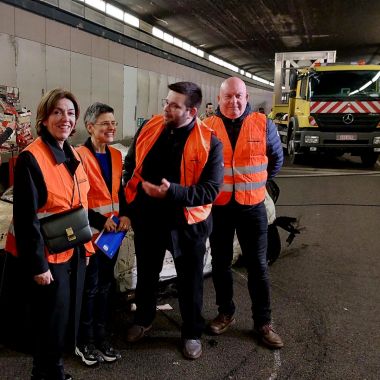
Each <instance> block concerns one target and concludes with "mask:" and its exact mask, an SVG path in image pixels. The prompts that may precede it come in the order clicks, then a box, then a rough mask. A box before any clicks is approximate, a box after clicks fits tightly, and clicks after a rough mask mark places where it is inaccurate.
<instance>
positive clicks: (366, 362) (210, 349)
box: [0, 157, 380, 380]
mask: <svg viewBox="0 0 380 380" xmlns="http://www.w3.org/2000/svg"><path fill="white" fill-rule="evenodd" d="M276 182H277V183H278V185H279V186H280V189H281V194H280V197H279V200H278V202H277V206H276V212H277V216H293V217H296V218H297V220H298V224H299V228H300V229H301V234H300V235H297V236H296V238H295V240H294V241H293V243H292V244H291V245H290V246H289V247H288V246H287V244H286V242H285V240H286V238H287V233H285V232H281V237H282V244H283V249H282V253H281V255H280V257H279V259H278V260H277V261H276V262H275V263H274V264H273V265H272V266H271V268H270V274H271V281H272V309H273V321H274V325H275V328H276V330H277V331H278V332H279V333H280V334H281V336H282V337H283V339H284V341H285V347H284V348H283V349H282V350H274V351H271V350H268V349H266V348H264V347H263V346H261V345H260V344H259V343H258V342H257V340H256V338H255V337H254V336H253V335H252V332H251V329H252V321H251V318H250V302H249V297H248V291H247V278H246V274H245V271H244V268H242V267H239V266H235V267H234V278H235V302H236V304H237V311H236V318H237V323H236V325H235V326H234V327H233V328H232V329H231V330H229V331H228V332H226V333H225V334H223V335H221V336H217V337H215V336H209V335H204V337H203V346H204V353H203V355H202V357H201V358H200V359H198V360H196V361H189V360H186V359H184V358H183V357H182V355H181V352H180V340H179V337H180V331H179V327H180V316H179V311H178V303H177V299H176V296H175V295H176V294H175V286H174V285H173V284H168V285H167V286H165V288H164V292H163V295H162V297H161V299H160V304H169V305H170V306H171V307H173V310H167V311H159V312H158V314H157V318H156V320H155V322H154V325H153V329H152V331H151V332H150V333H149V335H148V336H147V337H146V338H145V339H144V340H143V341H141V342H138V343H136V344H134V345H131V344H128V343H126V342H125V340H124V336H125V330H126V327H127V326H128V323H129V321H130V320H131V312H129V311H128V308H129V304H128V303H127V302H126V301H125V298H126V297H124V296H121V297H120V299H119V302H118V304H117V310H116V311H115V315H114V321H113V328H114V335H113V338H112V339H113V342H114V344H115V346H117V347H118V348H120V349H121V351H122V354H123V358H122V360H120V361H118V362H117V363H114V364H110V365H102V366H100V367H98V368H86V367H83V366H82V365H81V364H80V363H79V361H78V360H77V359H76V358H73V357H72V356H70V355H68V356H67V358H66V370H67V371H68V372H70V373H71V374H72V375H73V376H74V378H75V379H93V380H96V379H111V378H118V379H215V380H216V379H265V380H269V379H270V380H274V379H292V380H293V379H302V380H307V379H318V380H319V379H368V380H369V379H379V378H380V360H379V359H380V332H379V331H380V329H379V327H380V291H379V290H380V255H379V254H380V233H379V224H380V223H379V222H380V217H379V215H380V191H379V190H380V166H379V164H377V166H376V167H375V168H374V169H372V170H368V169H363V168H362V166H361V165H360V163H359V160H356V159H350V158H347V157H343V158H341V159H339V160H329V161H325V162H323V161H319V162H310V163H309V164H308V165H302V166H301V165H297V166H291V165H288V164H285V166H284V168H283V169H282V171H281V174H280V175H279V176H278V178H277V180H276ZM215 313H216V307H215V301H214V291H213V286H212V281H211V278H209V277H208V278H206V280H205V294H204V316H205V317H206V318H207V319H211V318H213V317H214V316H215ZM30 367H31V358H30V356H29V355H27V354H25V353H20V352H16V351H14V350H10V349H8V348H1V349H0V378H1V379H27V378H28V377H29V374H30Z"/></svg>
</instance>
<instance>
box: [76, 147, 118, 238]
mask: <svg viewBox="0 0 380 380" xmlns="http://www.w3.org/2000/svg"><path fill="white" fill-rule="evenodd" d="M108 149H109V151H110V154H111V165H112V193H110V191H109V189H108V187H107V184H106V181H105V180H104V178H103V174H102V170H101V167H100V165H99V162H98V160H97V159H96V157H95V156H94V155H93V153H92V152H91V151H90V149H88V148H87V147H85V146H80V147H78V148H77V151H78V153H79V154H80V157H81V158H82V163H83V166H84V169H85V171H86V173H87V176H88V181H89V183H90V191H89V192H88V208H90V209H92V210H94V211H97V212H99V213H100V214H102V215H104V216H106V217H109V216H111V215H116V216H118V215H119V194H118V193H119V189H120V184H121V175H122V170H123V163H122V158H121V153H120V151H118V150H117V149H115V148H113V147H112V146H109V147H108ZM91 228H92V231H93V236H92V240H93V241H94V240H95V239H96V237H97V236H98V235H99V231H98V230H97V229H95V228H93V227H91Z"/></svg>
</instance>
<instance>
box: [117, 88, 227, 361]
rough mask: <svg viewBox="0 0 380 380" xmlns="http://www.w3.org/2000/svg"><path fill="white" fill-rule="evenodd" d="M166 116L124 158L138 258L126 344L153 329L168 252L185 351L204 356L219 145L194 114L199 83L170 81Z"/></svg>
mask: <svg viewBox="0 0 380 380" xmlns="http://www.w3.org/2000/svg"><path fill="white" fill-rule="evenodd" d="M168 87H169V93H168V95H167V97H166V98H165V99H163V114H162V115H156V116H153V117H152V118H151V119H150V120H149V121H148V122H147V123H145V124H143V125H142V126H141V128H140V129H139V130H138V131H137V133H136V136H135V138H134V141H133V143H132V145H131V147H130V149H129V151H128V154H127V157H126V159H125V176H124V181H125V183H126V188H125V192H126V198H127V202H128V205H129V208H130V217H131V221H132V227H133V230H134V240H135V251H136V259H137V286H136V293H135V295H136V306H137V310H136V314H135V317H134V324H133V325H132V326H131V327H130V328H129V330H128V332H127V341H129V342H136V341H138V340H140V339H141V338H143V337H144V335H145V334H146V333H147V332H148V331H149V330H150V329H151V327H152V322H153V320H154V317H155V314H156V294H157V288H158V280H159V274H160V272H161V269H162V265H163V260H164V256H165V252H166V250H169V251H170V252H171V254H172V256H173V258H174V264H175V268H176V271H177V284H178V301H179V307H180V312H181V316H182V321H183V324H182V329H181V336H182V344H183V346H182V348H183V354H184V356H185V357H186V358H188V359H197V358H199V357H200V356H201V354H202V344H201V341H200V338H201V335H202V331H203V330H204V319H203V317H202V315H201V312H202V305H203V258H204V254H205V251H206V240H207V238H208V237H209V234H210V232H211V228H212V219H211V205H212V202H213V201H214V200H215V199H216V196H217V194H218V192H219V189H220V186H221V183H222V179H223V154H222V144H221V142H220V141H219V140H218V139H217V138H216V137H215V136H214V135H213V132H212V131H211V129H209V128H208V127H206V126H205V125H204V124H203V123H202V122H200V121H199V120H198V119H197V118H196V116H197V112H198V109H199V106H200V104H201V102H202V92H201V89H200V88H199V86H197V85H196V84H194V83H192V82H178V83H174V84H171V85H169V86H168Z"/></svg>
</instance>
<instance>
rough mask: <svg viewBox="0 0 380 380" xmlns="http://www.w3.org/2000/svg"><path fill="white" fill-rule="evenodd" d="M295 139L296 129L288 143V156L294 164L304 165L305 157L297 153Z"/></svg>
mask: <svg viewBox="0 0 380 380" xmlns="http://www.w3.org/2000/svg"><path fill="white" fill-rule="evenodd" d="M295 137H296V133H295V131H294V129H292V130H291V132H290V135H289V138H288V143H287V150H288V155H289V157H290V162H291V163H292V164H302V162H303V161H304V155H303V154H301V153H297V152H296V143H295Z"/></svg>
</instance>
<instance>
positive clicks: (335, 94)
mask: <svg viewBox="0 0 380 380" xmlns="http://www.w3.org/2000/svg"><path fill="white" fill-rule="evenodd" d="M379 78H380V71H376V70H370V71H367V70H347V71H319V72H316V71H315V72H313V73H311V74H310V80H309V96H310V98H311V99H324V98H329V99H331V98H334V99H342V100H354V99H359V100H375V99H376V100H377V99H380V82H379Z"/></svg>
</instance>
